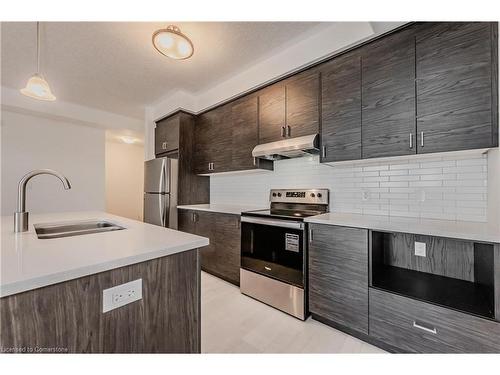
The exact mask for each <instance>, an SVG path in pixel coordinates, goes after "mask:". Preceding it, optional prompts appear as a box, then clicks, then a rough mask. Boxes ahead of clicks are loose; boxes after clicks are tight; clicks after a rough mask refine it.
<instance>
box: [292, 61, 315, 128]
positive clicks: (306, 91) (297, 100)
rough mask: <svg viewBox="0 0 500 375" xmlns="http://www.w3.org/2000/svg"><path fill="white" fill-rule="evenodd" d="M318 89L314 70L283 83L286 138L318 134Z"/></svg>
mask: <svg viewBox="0 0 500 375" xmlns="http://www.w3.org/2000/svg"><path fill="white" fill-rule="evenodd" d="M319 87H320V85H319V73H318V72H317V70H316V69H313V70H312V71H309V70H308V71H305V72H303V73H299V74H297V75H296V76H293V77H291V78H288V79H287V80H286V81H285V89H286V127H287V128H286V135H287V137H300V136H303V135H310V134H316V133H318V130H319V112H320V111H319V93H320V88H319Z"/></svg>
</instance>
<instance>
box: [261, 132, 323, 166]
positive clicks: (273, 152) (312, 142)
mask: <svg viewBox="0 0 500 375" xmlns="http://www.w3.org/2000/svg"><path fill="white" fill-rule="evenodd" d="M317 153H319V135H318V134H311V135H305V136H303V137H296V138H288V139H284V140H282V141H276V142H270V143H264V144H261V145H257V146H255V148H254V149H253V151H252V156H253V157H254V158H259V159H268V160H279V159H288V158H298V157H301V156H307V155H310V154H317Z"/></svg>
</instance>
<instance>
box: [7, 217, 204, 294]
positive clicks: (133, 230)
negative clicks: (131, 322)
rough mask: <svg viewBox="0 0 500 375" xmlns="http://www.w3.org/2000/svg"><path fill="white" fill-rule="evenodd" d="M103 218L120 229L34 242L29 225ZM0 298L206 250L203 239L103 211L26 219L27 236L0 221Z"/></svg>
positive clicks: (8, 219) (32, 230) (9, 221)
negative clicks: (27, 225)
mask: <svg viewBox="0 0 500 375" xmlns="http://www.w3.org/2000/svg"><path fill="white" fill-rule="evenodd" d="M92 219H104V220H107V221H111V222H113V223H116V224H118V225H120V226H122V227H125V229H124V230H117V231H111V232H102V233H95V234H86V235H80V236H73V237H64V238H54V239H38V238H37V236H36V233H35V230H34V227H33V224H39V223H51V222H64V221H79V220H82V221H83V220H92ZM1 224H2V228H1V231H2V248H1V264H0V267H1V268H0V269H1V273H0V297H5V296H8V295H12V294H16V293H20V292H24V291H28V290H32V289H36V288H39V287H43V286H47V285H52V284H56V283H59V282H62V281H67V280H71V279H76V278H79V277H83V276H87V275H91V274H95V273H99V272H103V271H108V270H111V269H114V268H119V267H123V266H127V265H130V264H134V263H139V262H144V261H147V260H151V259H155V258H160V257H164V256H168V255H172V254H176V253H179V252H182V251H187V250H191V249H196V248H199V247H203V246H206V245H208V243H209V241H208V239H207V238H205V237H200V236H195V235H192V234H188V233H184V232H179V231H176V230H172V229H168V228H163V227H160V226H156V225H151V224H147V223H143V222H141V221H136V220H131V219H126V218H123V217H120V216H115V215H110V214H107V213H104V212H71V213H56V214H44V215H30V225H29V230H28V231H27V232H22V233H14V230H13V224H14V220H13V217H12V216H4V217H2V222H1Z"/></svg>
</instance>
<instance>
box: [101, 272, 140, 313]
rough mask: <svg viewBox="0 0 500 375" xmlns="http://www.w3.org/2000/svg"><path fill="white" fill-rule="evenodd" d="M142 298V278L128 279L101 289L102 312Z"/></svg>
mask: <svg viewBox="0 0 500 375" xmlns="http://www.w3.org/2000/svg"><path fill="white" fill-rule="evenodd" d="M140 299H142V279H137V280H134V281H130V282H128V283H125V284H121V285H117V286H114V287H112V288H108V289H104V290H103V291H102V312H103V313H105V312H108V311H110V310H113V309H116V308H118V307H121V306H124V305H127V304H129V303H131V302H134V301H138V300H140Z"/></svg>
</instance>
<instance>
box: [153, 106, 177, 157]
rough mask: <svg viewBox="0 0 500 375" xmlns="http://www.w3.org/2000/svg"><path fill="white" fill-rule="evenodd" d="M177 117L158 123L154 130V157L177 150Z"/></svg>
mask: <svg viewBox="0 0 500 375" xmlns="http://www.w3.org/2000/svg"><path fill="white" fill-rule="evenodd" d="M179 122H180V120H179V116H178V115H175V116H173V117H169V118H166V119H163V120H161V121H158V122H157V123H156V128H155V155H158V154H162V153H165V152H170V151H173V150H177V149H178V148H179Z"/></svg>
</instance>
